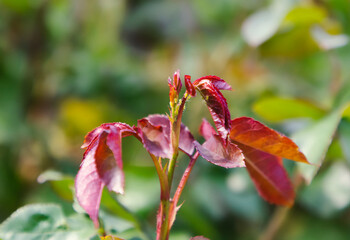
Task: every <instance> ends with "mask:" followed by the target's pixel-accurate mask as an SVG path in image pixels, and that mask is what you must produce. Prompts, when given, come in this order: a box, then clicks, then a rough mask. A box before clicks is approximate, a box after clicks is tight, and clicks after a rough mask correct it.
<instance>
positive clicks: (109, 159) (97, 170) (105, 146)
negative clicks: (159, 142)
mask: <svg viewBox="0 0 350 240" xmlns="http://www.w3.org/2000/svg"><path fill="white" fill-rule="evenodd" d="M98 128H100V129H102V130H96V129H95V130H93V131H92V132H90V133H89V134H88V135H87V136H86V138H85V139H86V141H85V143H84V145H83V147H85V146H86V145H87V144H89V145H88V146H87V149H86V151H85V153H84V157H83V161H82V164H81V166H80V169H79V172H78V174H77V176H76V180H75V191H76V196H77V199H78V202H79V204H80V205H81V206H82V207H83V208H84V209H85V211H86V212H87V213H88V214H89V215H90V217H91V219H92V220H93V221H94V223H95V226H98V209H99V205H100V201H101V194H102V189H103V186H107V188H108V189H109V190H110V191H114V192H116V193H124V172H123V162H122V152H121V148H122V146H121V139H122V137H125V136H129V135H131V134H132V135H134V136H136V137H137V138H138V136H137V133H136V132H135V131H134V129H133V128H131V127H130V126H129V125H127V124H124V123H107V124H102V125H101V126H100V127H98Z"/></svg>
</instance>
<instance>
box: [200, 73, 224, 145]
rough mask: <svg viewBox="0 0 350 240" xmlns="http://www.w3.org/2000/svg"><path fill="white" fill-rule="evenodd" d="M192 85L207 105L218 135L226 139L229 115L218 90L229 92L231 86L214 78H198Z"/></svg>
mask: <svg viewBox="0 0 350 240" xmlns="http://www.w3.org/2000/svg"><path fill="white" fill-rule="evenodd" d="M193 85H194V86H195V87H196V89H197V90H198V91H199V92H200V94H201V95H202V97H203V99H204V100H205V102H206V103H207V106H208V108H209V111H210V114H211V116H212V117H213V120H214V123H215V126H216V128H217V130H218V132H219V134H220V135H222V136H223V138H226V136H227V134H228V132H229V129H230V120H231V115H230V111H229V110H228V107H227V102H226V99H225V97H224V96H223V95H222V93H221V92H220V90H231V86H230V85H229V84H227V83H226V82H225V81H224V80H223V79H221V78H219V77H216V76H207V77H202V78H199V79H197V80H196V81H194V82H193Z"/></svg>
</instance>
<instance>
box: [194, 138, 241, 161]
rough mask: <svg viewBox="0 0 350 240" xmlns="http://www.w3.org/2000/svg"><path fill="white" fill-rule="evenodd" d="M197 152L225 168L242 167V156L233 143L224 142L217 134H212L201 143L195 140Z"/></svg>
mask: <svg viewBox="0 0 350 240" xmlns="http://www.w3.org/2000/svg"><path fill="white" fill-rule="evenodd" d="M195 146H196V148H197V150H198V152H199V154H200V155H201V156H202V157H203V158H204V159H206V160H207V161H209V162H211V163H213V164H215V165H218V166H220V167H225V168H235V167H244V166H245V164H244V161H243V160H244V156H243V153H242V151H241V149H239V148H238V147H237V146H236V145H235V144H233V143H231V142H229V141H227V142H226V143H225V142H224V140H223V139H222V138H221V137H220V136H219V135H212V136H211V137H210V138H209V139H208V140H207V141H205V142H204V144H203V145H200V144H199V143H198V142H195Z"/></svg>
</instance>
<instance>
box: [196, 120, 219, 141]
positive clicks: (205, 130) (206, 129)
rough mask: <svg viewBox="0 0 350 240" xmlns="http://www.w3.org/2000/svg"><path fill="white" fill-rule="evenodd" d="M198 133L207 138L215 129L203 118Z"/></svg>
mask: <svg viewBox="0 0 350 240" xmlns="http://www.w3.org/2000/svg"><path fill="white" fill-rule="evenodd" d="M199 134H200V135H202V136H203V137H204V139H205V140H208V139H209V138H210V137H211V136H212V135H215V134H216V131H215V129H214V128H213V127H212V126H211V125H210V123H209V122H208V121H207V120H206V119H204V118H203V120H202V124H201V125H200V127H199Z"/></svg>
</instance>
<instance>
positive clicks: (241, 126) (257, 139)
mask: <svg viewBox="0 0 350 240" xmlns="http://www.w3.org/2000/svg"><path fill="white" fill-rule="evenodd" d="M230 139H231V140H232V141H235V142H239V143H241V144H244V145H247V146H250V147H252V148H255V149H258V150H260V151H263V152H267V153H270V154H272V155H275V156H278V157H282V158H287V159H290V160H294V161H298V162H304V163H308V161H307V159H306V157H305V156H304V154H303V153H302V152H300V150H299V148H298V146H297V145H296V144H295V143H294V142H293V141H292V140H291V139H289V138H288V137H286V136H284V135H282V134H280V133H278V132H276V131H274V130H272V129H271V128H269V127H266V126H265V125H263V124H262V123H260V122H258V121H256V120H254V119H252V118H248V117H240V118H236V119H234V120H232V121H231V130H230Z"/></svg>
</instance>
